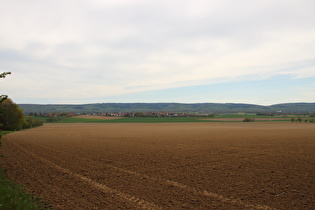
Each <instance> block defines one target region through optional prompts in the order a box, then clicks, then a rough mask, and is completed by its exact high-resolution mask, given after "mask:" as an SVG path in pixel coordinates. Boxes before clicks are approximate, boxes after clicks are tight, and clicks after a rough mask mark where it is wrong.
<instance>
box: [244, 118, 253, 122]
mask: <svg viewBox="0 0 315 210" xmlns="http://www.w3.org/2000/svg"><path fill="white" fill-rule="evenodd" d="M243 122H255V119H253V118H249V117H246V118H244V120H243Z"/></svg>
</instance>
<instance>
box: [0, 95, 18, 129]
mask: <svg viewBox="0 0 315 210" xmlns="http://www.w3.org/2000/svg"><path fill="white" fill-rule="evenodd" d="M0 109H1V110H2V112H1V113H0V123H1V126H2V129H4V130H19V129H22V128H23V124H24V114H23V111H22V110H21V109H20V107H19V106H18V105H17V104H16V103H14V102H13V101H12V100H11V99H10V98H7V99H5V100H4V101H2V103H1V104H0Z"/></svg>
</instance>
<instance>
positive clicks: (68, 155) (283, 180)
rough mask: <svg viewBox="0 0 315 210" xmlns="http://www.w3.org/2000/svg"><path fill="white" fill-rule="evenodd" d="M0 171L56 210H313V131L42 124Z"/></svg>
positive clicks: (297, 126) (263, 126)
mask: <svg viewBox="0 0 315 210" xmlns="http://www.w3.org/2000/svg"><path fill="white" fill-rule="evenodd" d="M1 154H3V155H4V157H2V158H0V165H1V167H2V168H4V169H5V170H6V172H7V174H8V176H9V177H10V178H12V179H13V180H14V181H16V182H17V183H19V184H23V185H25V186H27V190H28V191H29V192H31V193H34V194H36V195H40V196H41V197H43V198H45V199H46V201H47V202H49V203H50V204H51V206H52V207H53V209H314V208H315V204H314V201H315V184H314V180H315V177H314V175H315V124H311V123H276V122H271V123H262V122H260V123H258V122H256V123H226V122H225V123H224V122H223V123H181V124H180V123H177V124H176V123H173V124H172V123H170V124H166V123H163V124H162V123H161V124H140V123H138V124H137V123H135V124H111V123H109V124H107V123H106V124H82V123H79V124H45V125H44V126H42V127H39V128H34V129H30V130H24V131H20V132H14V133H11V134H9V135H7V136H5V137H4V140H3V146H2V147H1Z"/></svg>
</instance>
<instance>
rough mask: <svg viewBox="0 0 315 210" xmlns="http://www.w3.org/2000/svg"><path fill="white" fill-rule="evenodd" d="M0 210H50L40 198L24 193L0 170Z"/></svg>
mask: <svg viewBox="0 0 315 210" xmlns="http://www.w3.org/2000/svg"><path fill="white" fill-rule="evenodd" d="M0 209H21V210H22V209H48V208H45V207H44V206H43V204H41V203H40V200H39V198H35V197H33V196H32V195H30V194H28V193H26V192H25V191H23V189H22V188H21V187H20V186H18V185H17V184H15V183H13V182H12V181H10V180H9V179H7V178H6V177H5V174H4V172H3V171H2V170H0Z"/></svg>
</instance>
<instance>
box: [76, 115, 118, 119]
mask: <svg viewBox="0 0 315 210" xmlns="http://www.w3.org/2000/svg"><path fill="white" fill-rule="evenodd" d="M73 118H83V119H98V120H116V119H121V118H123V117H107V116H94V115H78V116H74V117H73Z"/></svg>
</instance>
